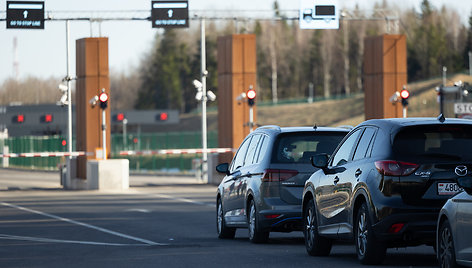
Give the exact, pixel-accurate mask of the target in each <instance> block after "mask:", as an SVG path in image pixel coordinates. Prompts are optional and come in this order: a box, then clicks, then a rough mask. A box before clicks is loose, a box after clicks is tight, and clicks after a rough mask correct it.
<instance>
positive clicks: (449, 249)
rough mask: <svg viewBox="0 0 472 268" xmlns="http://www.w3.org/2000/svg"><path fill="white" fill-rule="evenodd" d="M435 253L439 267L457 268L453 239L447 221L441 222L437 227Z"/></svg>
mask: <svg viewBox="0 0 472 268" xmlns="http://www.w3.org/2000/svg"><path fill="white" fill-rule="evenodd" d="M437 251H438V253H437V254H438V261H439V266H440V267H457V263H456V253H455V250H454V238H453V237H452V231H451V225H450V224H449V221H448V220H445V221H443V222H442V223H441V225H440V226H439V233H438V250H437Z"/></svg>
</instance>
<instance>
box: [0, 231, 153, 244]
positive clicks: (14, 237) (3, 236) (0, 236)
mask: <svg viewBox="0 0 472 268" xmlns="http://www.w3.org/2000/svg"><path fill="white" fill-rule="evenodd" d="M0 239H8V240H21V241H32V242H45V243H65V244H81V245H95V246H117V247H125V246H141V247H145V246H147V245H145V244H118V243H102V242H92V241H76V240H62V239H51V238H43V237H30V236H17V235H6V234H0Z"/></svg>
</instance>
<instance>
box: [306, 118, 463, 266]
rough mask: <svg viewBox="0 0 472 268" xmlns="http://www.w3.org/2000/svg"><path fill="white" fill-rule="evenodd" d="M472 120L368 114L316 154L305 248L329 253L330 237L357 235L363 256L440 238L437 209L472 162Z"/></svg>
mask: <svg viewBox="0 0 472 268" xmlns="http://www.w3.org/2000/svg"><path fill="white" fill-rule="evenodd" d="M471 148H472V121H470V120H461V119H446V120H444V117H440V118H438V119H436V118H408V119H401V118H396V119H377V120H369V121H366V122H364V123H362V124H360V125H359V126H357V127H356V128H354V129H353V130H352V131H351V132H350V133H349V134H348V135H347V136H346V137H345V138H344V140H343V141H342V142H341V143H340V145H339V146H338V148H337V149H336V151H335V152H334V153H333V155H332V156H331V157H330V158H328V156H327V155H317V156H315V157H314V158H313V165H314V166H316V167H319V168H320V169H321V170H319V171H317V172H315V173H314V174H313V175H312V176H311V177H310V179H309V180H308V181H307V182H306V184H305V189H304V192H303V219H304V224H303V226H304V235H305V246H306V250H307V252H308V253H309V254H310V255H317V256H322V255H328V254H329V253H330V250H331V244H332V239H346V240H353V241H354V243H355V246H356V251H357V255H358V259H359V261H360V262H361V263H363V264H377V263H380V262H382V260H383V259H384V257H385V253H386V249H387V248H388V247H405V246H415V245H421V244H426V245H431V246H434V244H435V233H436V222H437V218H438V215H439V210H440V209H441V207H442V206H443V205H444V203H445V202H446V201H447V199H448V198H450V197H451V196H452V195H454V194H456V193H457V192H458V191H459V187H458V186H457V183H456V178H457V177H460V176H463V175H469V174H470V172H469V171H468V170H472V150H471Z"/></svg>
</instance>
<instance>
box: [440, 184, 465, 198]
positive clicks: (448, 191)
mask: <svg viewBox="0 0 472 268" xmlns="http://www.w3.org/2000/svg"><path fill="white" fill-rule="evenodd" d="M461 190H462V189H461V187H459V185H457V183H455V182H438V194H439V195H453V194H456V193H458V192H460V191H461Z"/></svg>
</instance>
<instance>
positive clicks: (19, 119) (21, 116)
mask: <svg viewBox="0 0 472 268" xmlns="http://www.w3.org/2000/svg"><path fill="white" fill-rule="evenodd" d="M12 122H13V123H18V124H22V123H24V122H25V115H24V114H17V115H15V116H13V118H12Z"/></svg>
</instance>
